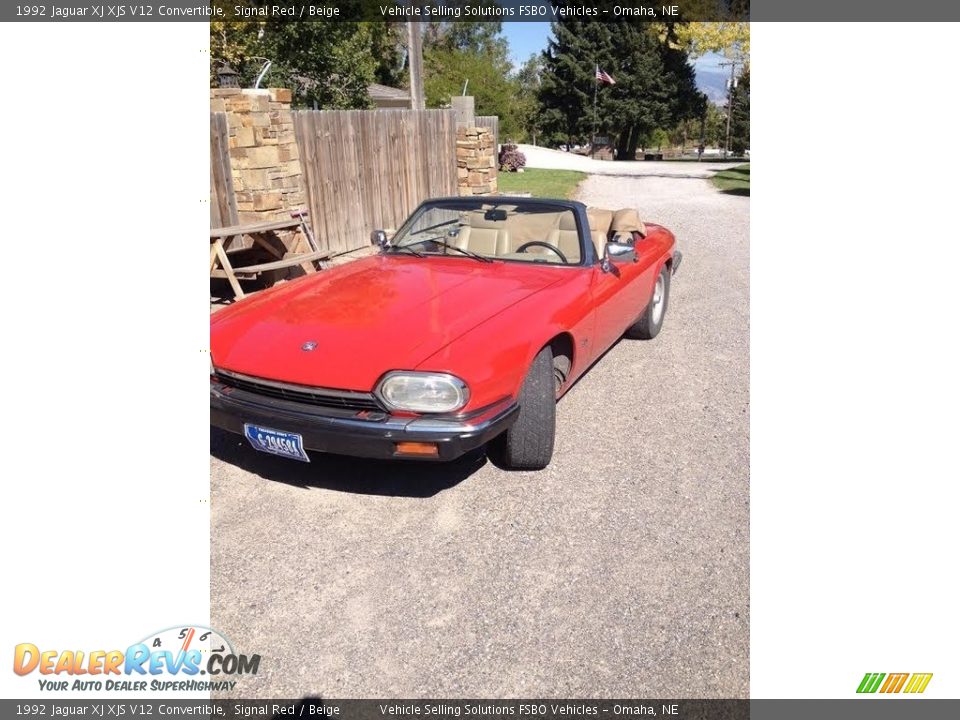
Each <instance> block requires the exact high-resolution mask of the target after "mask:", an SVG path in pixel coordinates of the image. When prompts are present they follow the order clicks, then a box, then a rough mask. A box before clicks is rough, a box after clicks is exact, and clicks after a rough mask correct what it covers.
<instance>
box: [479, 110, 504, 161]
mask: <svg viewBox="0 0 960 720" xmlns="http://www.w3.org/2000/svg"><path fill="white" fill-rule="evenodd" d="M473 121H474V122H475V123H476V124H477V127H482V128H490V130H491V131H492V132H493V142H494V144H496V145H497V151H498V152H499V150H500V147H499V146H500V117H499V116H498V115H477V116H475V117H474V118H473Z"/></svg>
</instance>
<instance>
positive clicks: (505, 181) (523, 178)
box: [497, 168, 587, 198]
mask: <svg viewBox="0 0 960 720" xmlns="http://www.w3.org/2000/svg"><path fill="white" fill-rule="evenodd" d="M585 177H587V174H586V173H582V172H577V171H576V170H542V169H539V168H528V169H525V170H524V171H523V172H522V173H515V172H500V173H497V188H498V189H499V190H500V192H501V193H503V194H504V195H510V194H512V193H530V194H531V195H533V197H545V198H571V197H573V193H574V192H576V189H577V185H579V184H580V181H581V180H583V179H584V178H585Z"/></svg>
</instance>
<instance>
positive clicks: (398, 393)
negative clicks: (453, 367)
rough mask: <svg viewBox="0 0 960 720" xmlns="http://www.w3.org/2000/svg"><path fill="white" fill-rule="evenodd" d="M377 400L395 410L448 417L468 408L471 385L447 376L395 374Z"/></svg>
mask: <svg viewBox="0 0 960 720" xmlns="http://www.w3.org/2000/svg"><path fill="white" fill-rule="evenodd" d="M376 392H377V396H378V397H379V398H380V399H381V400H382V401H383V403H384V405H386V406H387V407H388V408H390V409H391V410H408V411H410V412H430V413H446V412H453V411H454V410H459V409H460V408H462V407H463V406H464V405H466V404H467V400H468V399H469V398H470V391H469V390H468V389H467V384H466V383H465V382H463V380H461V379H460V378H458V377H454V376H453V375H448V374H447V373H429V372H391V373H388V374H387V375H385V376H384V378H383V380H381V381H380V384H379V385H378V386H377V391H376Z"/></svg>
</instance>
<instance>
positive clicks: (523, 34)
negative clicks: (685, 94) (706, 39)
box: [503, 22, 723, 72]
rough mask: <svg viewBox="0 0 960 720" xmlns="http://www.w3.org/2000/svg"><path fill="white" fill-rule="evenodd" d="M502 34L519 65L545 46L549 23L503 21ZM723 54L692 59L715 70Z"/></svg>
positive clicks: (700, 67)
mask: <svg viewBox="0 0 960 720" xmlns="http://www.w3.org/2000/svg"><path fill="white" fill-rule="evenodd" d="M503 34H504V35H505V36H506V38H507V40H508V41H509V42H510V60H511V61H512V62H513V65H514V67H520V66H521V65H523V63H524V62H526V60H527V58H528V57H530V56H531V55H532V54H533V53H535V52H539V51H540V50H543V49H544V48H546V47H547V38H548V37H550V23H548V22H505V23H503ZM722 59H723V56H721V55H718V54H717V53H708V54H707V55H704V56H703V57H701V58H697V60H696V61H694V67H695V68H696V69H697V70H698V71H701V70H705V71H708V72H709V71H711V70H713V71H717V70H719V68H718V67H717V63H718V62H720V61H721V60H722Z"/></svg>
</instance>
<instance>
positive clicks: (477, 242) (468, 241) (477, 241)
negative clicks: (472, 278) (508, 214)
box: [453, 212, 510, 257]
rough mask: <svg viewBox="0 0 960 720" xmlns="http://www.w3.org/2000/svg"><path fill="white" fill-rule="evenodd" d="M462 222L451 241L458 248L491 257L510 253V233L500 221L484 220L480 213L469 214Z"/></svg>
mask: <svg viewBox="0 0 960 720" xmlns="http://www.w3.org/2000/svg"><path fill="white" fill-rule="evenodd" d="M464 220H465V224H463V225H461V226H460V232H459V233H458V234H457V237H456V239H455V240H454V241H453V244H454V245H456V246H457V247H458V248H460V249H462V250H469V251H471V252H475V253H478V254H480V255H489V256H491V257H494V256H497V255H504V254H506V253H508V252H510V233H509V232H507V228H506V227H505V225H504V222H503V221H502V220H486V219H484V217H483V213H482V212H479V213H470V214H469V215H468V216H467V217H466V218H464Z"/></svg>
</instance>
